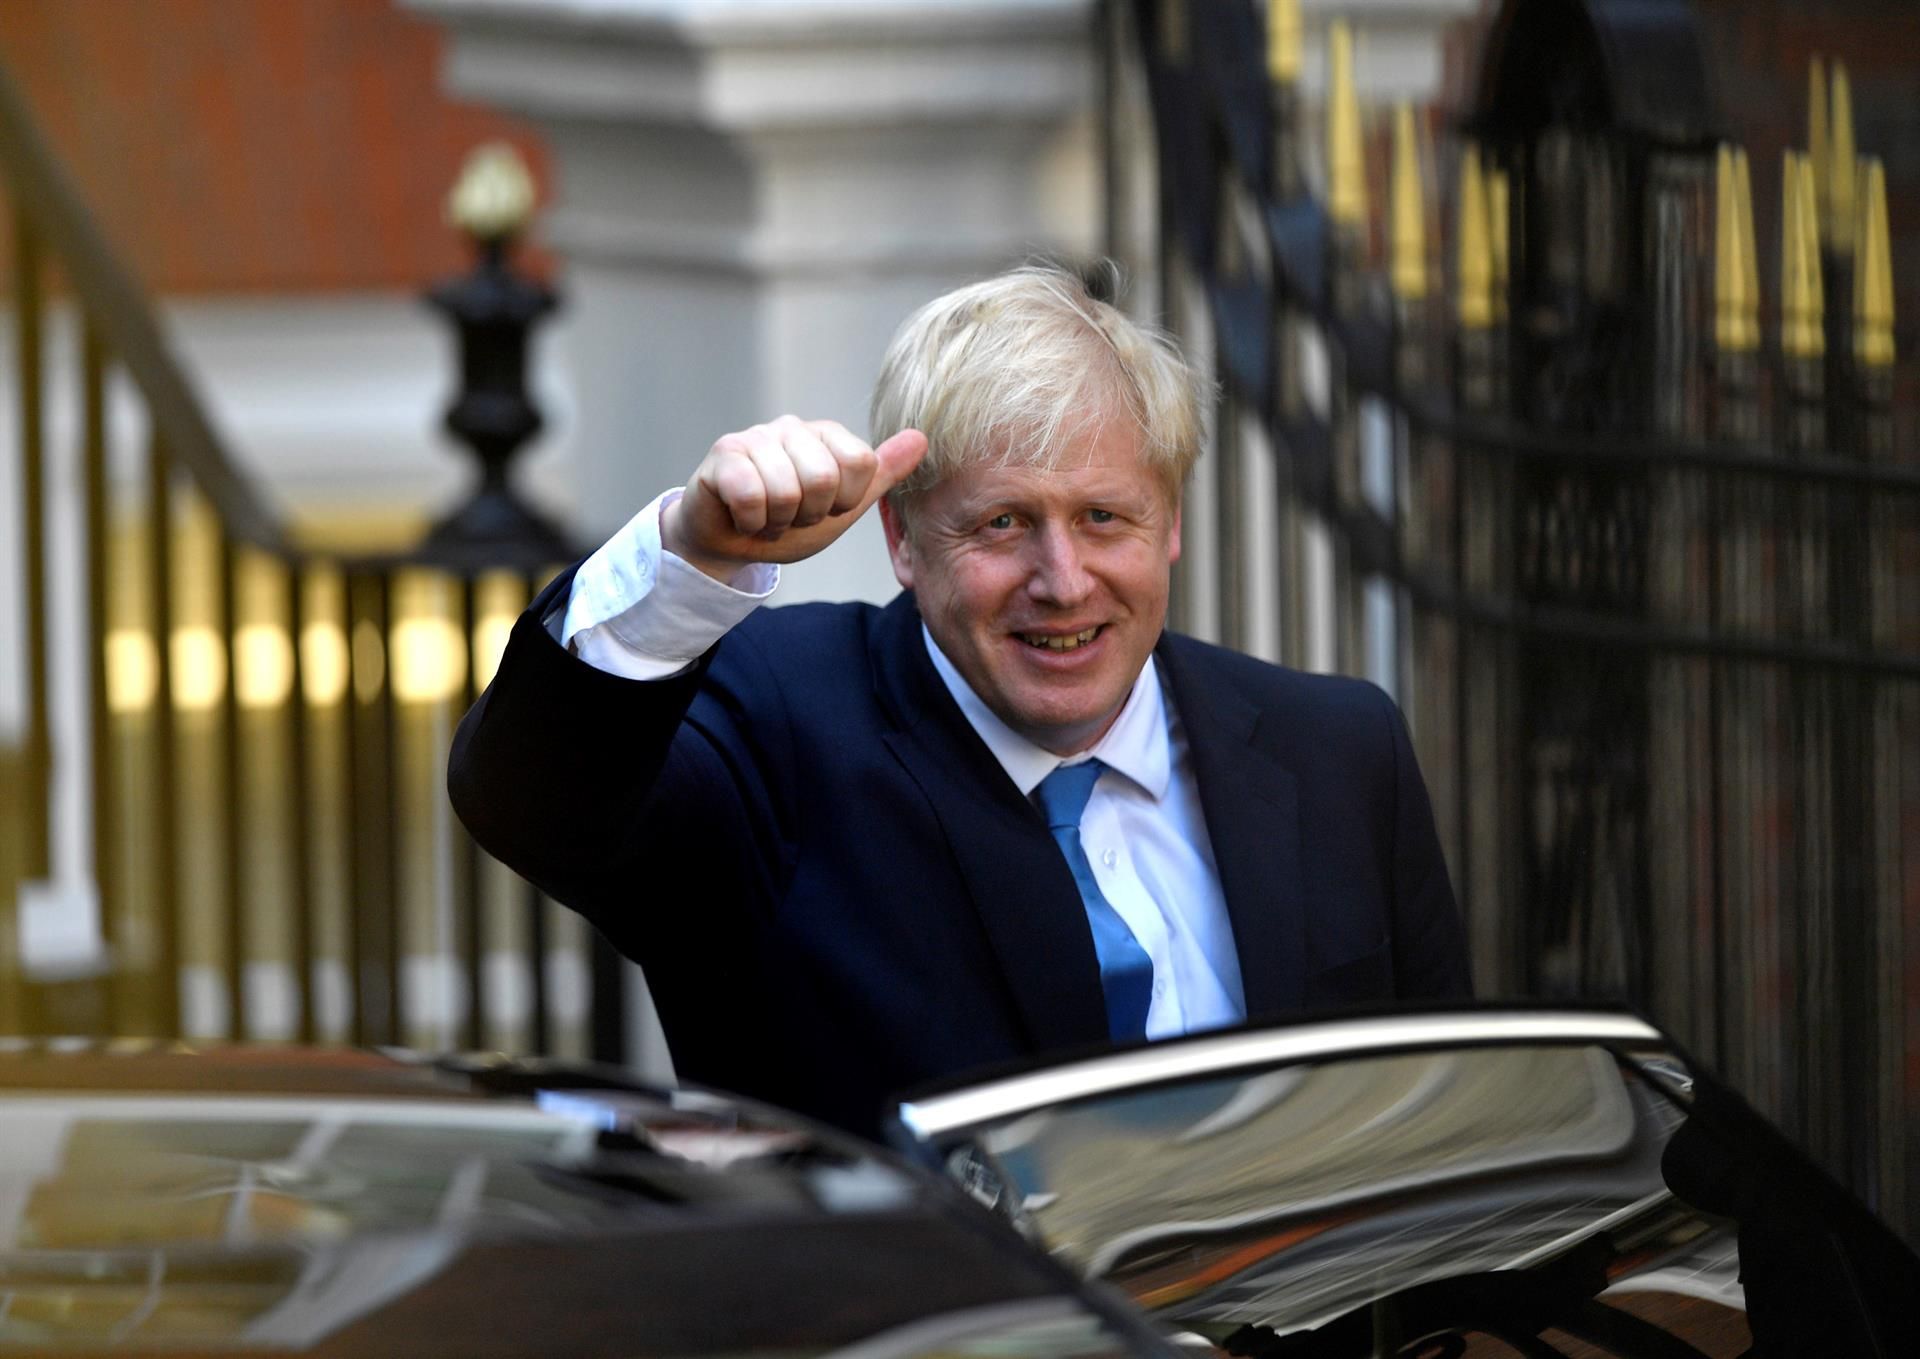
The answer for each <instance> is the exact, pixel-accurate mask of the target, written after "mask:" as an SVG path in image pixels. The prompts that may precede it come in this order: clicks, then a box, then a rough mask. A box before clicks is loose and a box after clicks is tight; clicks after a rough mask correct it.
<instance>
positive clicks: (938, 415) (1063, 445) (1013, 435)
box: [870, 265, 1203, 509]
mask: <svg viewBox="0 0 1920 1359" xmlns="http://www.w3.org/2000/svg"><path fill="white" fill-rule="evenodd" d="M1202 385H1203V384H1202V381H1201V379H1200V378H1199V377H1198V375H1197V374H1196V373H1195V372H1194V370H1193V369H1192V368H1191V367H1190V366H1189V365H1188V364H1187V362H1186V360H1184V359H1183V358H1181V356H1180V354H1179V352H1178V351H1177V350H1176V349H1175V348H1174V346H1173V344H1172V342H1171V341H1170V340H1168V339H1167V337H1166V336H1165V335H1163V334H1161V333H1160V332H1158V331H1156V330H1153V329H1151V328H1149V327H1146V326H1142V325H1139V324H1137V323H1135V322H1133V321H1131V320H1129V319H1128V318H1127V317H1126V316H1125V315H1123V314H1122V313H1121V312H1120V311H1119V310H1118V309H1116V308H1115V307H1113V306H1110V305H1109V304H1107V303H1106V302H1102V301H1100V300H1099V299H1098V298H1096V297H1094V296H1093V294H1092V293H1091V292H1089V291H1088V288H1087V285H1086V284H1085V283H1084V282H1083V281H1082V280H1081V279H1080V278H1078V277H1077V276H1075V275H1074V274H1072V273H1069V272H1067V271H1066V270H1064V269H1061V268H1057V267H1053V266H1046V265H1029V266H1027V267H1024V268H1020V269H1015V270H1013V271H1012V272H1010V273H1005V274H1001V275H998V276H997V277H994V278H989V279H985V280H983V281H981V282H979V283H973V284H969V285H967V286H966V287H964V288H958V289H956V290H954V291H953V292H950V293H947V294H946V295H945V296H943V297H937V298H935V299H934V300H933V301H931V302H929V303H927V304H926V305H925V306H923V307H921V308H920V309H919V310H918V311H916V312H915V313H914V314H913V315H912V316H909V317H908V318H907V320H906V322H905V323H904V324H903V325H902V326H901V327H900V329H899V331H898V332H897V333H896V334H895V335H894V337H893V342H892V343H891V344H889V345H888V346H887V353H886V357H885V358H884V359H883V360H882V361H881V364H880V376H879V377H878V378H877V379H876V380H875V382H874V388H873V403H872V409H871V413H870V431H871V435H872V439H873V442H874V443H876V444H878V443H880V442H881V441H883V440H885V439H887V438H890V437H892V436H893V435H894V434H897V433H899V432H900V431H901V430H903V429H917V430H919V431H920V432H921V433H923V434H925V435H926V436H927V455H926V457H925V458H924V459H923V460H922V461H921V463H920V465H919V466H918V467H917V468H915V469H914V472H913V474H912V475H911V476H910V477H908V478H907V479H906V480H905V481H903V482H901V483H900V485H898V486H896V487H895V488H894V489H893V491H892V492H891V496H892V498H893V502H894V505H895V508H896V509H904V508H905V506H906V502H908V501H910V500H911V498H912V497H913V496H915V495H916V494H918V493H920V492H922V491H925V490H927V489H928V488H930V487H932V486H935V485H938V484H939V483H940V482H941V481H942V480H943V479H945V478H946V477H948V476H951V475H952V474H953V473H954V472H956V471H959V470H960V469H962V468H967V467H983V466H984V467H1039V468H1049V469H1050V468H1052V467H1055V466H1057V465H1058V464H1059V462H1060V459H1061V458H1062V456H1063V455H1064V454H1066V452H1067V451H1068V448H1069V447H1070V446H1073V445H1081V444H1082V441H1083V440H1086V439H1088V438H1090V437H1097V436H1098V435H1099V434H1100V433H1101V432H1102V431H1104V430H1105V428H1106V427H1107V425H1108V422H1110V421H1113V420H1124V421H1126V422H1127V423H1128V424H1129V425H1130V426H1132V428H1133V430H1134V431H1135V432H1136V434H1137V435H1138V438H1139V446H1140V452H1141V458H1142V461H1143V462H1144V463H1145V464H1146V466H1147V468H1148V469H1149V470H1150V471H1152V472H1153V473H1154V474H1155V475H1156V476H1158V477H1159V479H1160V481H1161V483H1162V485H1163V486H1164V487H1165V489H1166V492H1167V496H1168V499H1169V501H1170V502H1173V503H1178V500H1179V495H1180V486H1181V483H1182V482H1184V481H1185V480H1186V477H1187V473H1188V472H1189V471H1191V470H1192V468H1193V464H1194V461H1195V460H1196V459H1197V458H1198V457H1199V456H1200V437H1201V435H1200V407H1199V394H1200V391H1201V388H1202ZM1082 446H1083V445H1082Z"/></svg>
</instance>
